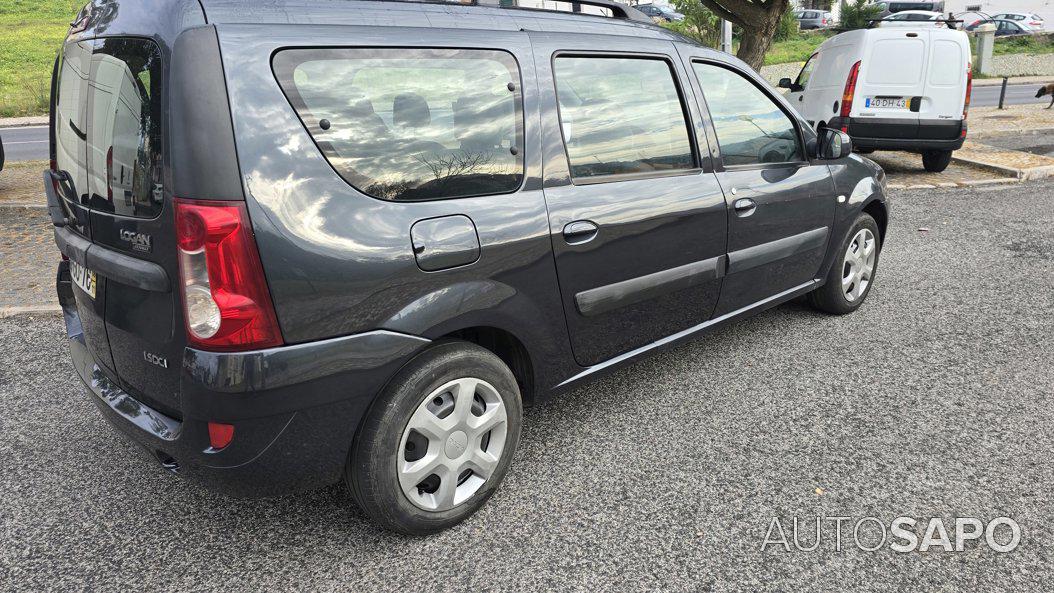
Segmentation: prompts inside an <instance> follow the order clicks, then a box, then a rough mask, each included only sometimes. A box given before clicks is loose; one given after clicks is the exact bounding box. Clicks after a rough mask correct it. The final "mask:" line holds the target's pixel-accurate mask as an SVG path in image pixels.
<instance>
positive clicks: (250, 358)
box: [44, 0, 888, 533]
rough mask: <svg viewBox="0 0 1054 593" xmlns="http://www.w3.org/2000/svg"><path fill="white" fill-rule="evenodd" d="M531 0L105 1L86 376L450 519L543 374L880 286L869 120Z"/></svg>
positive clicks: (61, 199)
mask: <svg viewBox="0 0 1054 593" xmlns="http://www.w3.org/2000/svg"><path fill="white" fill-rule="evenodd" d="M504 4H505V3H504V2H502V3H501V4H499V3H498V2H493V3H490V2H488V3H486V4H485V3H484V2H482V1H480V2H478V3H476V4H473V5H468V4H451V3H422V2H389V1H363V2H354V1H348V0H311V1H308V0H270V1H268V2H250V1H247V0H201V1H200V2H199V1H198V0H157V1H155V2H151V3H141V2H131V1H117V0H95V1H94V2H92V3H91V4H89V5H88V6H86V7H85V8H84V9H83V11H82V12H81V13H80V15H79V16H78V18H77V20H76V21H75V22H74V24H73V25H72V27H71V29H70V33H69V36H68V38H67V39H66V42H65V43H64V45H63V47H62V51H61V54H60V56H59V58H58V60H57V62H56V66H55V72H54V81H53V92H52V109H51V113H52V117H51V159H52V167H51V169H50V170H49V171H47V172H45V174H44V178H45V183H44V185H45V189H46V191H47V192H48V198H49V207H50V213H51V217H52V220H53V222H54V223H55V240H56V243H57V244H58V247H59V249H60V250H61V252H62V254H63V256H64V257H63V261H62V263H61V264H60V265H59V269H58V280H57V285H58V286H57V288H58V293H59V297H60V299H61V302H62V307H63V310H64V312H65V319H66V326H67V329H68V334H69V344H70V350H71V354H72V358H73V363H74V366H75V367H76V370H77V372H78V373H79V375H80V376H81V378H82V379H83V380H84V382H85V384H86V385H87V387H88V391H89V393H90V399H91V400H92V401H94V402H95V403H96V404H97V405H98V407H99V408H100V409H101V411H102V413H103V414H104V415H105V416H106V417H107V419H108V420H109V421H110V422H111V423H112V424H113V425H114V426H116V427H117V428H118V429H119V430H120V431H121V432H123V433H124V434H126V435H127V436H129V437H130V438H131V439H132V440H133V441H135V442H137V443H139V444H141V445H142V446H143V447H144V448H145V449H146V450H147V451H149V452H150V454H151V455H152V456H154V457H156V459H157V460H158V461H160V463H161V465H162V466H163V467H165V468H167V469H169V470H171V471H173V472H178V473H180V474H182V475H185V476H186V477H188V478H192V479H194V480H196V481H198V482H200V483H203V484H205V485H207V486H208V487H211V488H215V489H220V490H223V491H226V492H229V493H231V494H235V495H268V494H278V493H285V492H289V491H294V490H300V489H307V488H314V487H319V486H323V485H328V484H333V483H336V482H339V481H340V480H345V481H346V482H347V484H348V486H349V487H350V489H351V492H352V493H353V496H354V498H355V500H356V501H357V502H358V503H359V504H360V505H361V506H362V508H363V509H364V510H365V511H366V512H367V513H368V514H369V515H370V516H371V517H373V518H374V519H376V521H378V522H379V523H380V524H382V525H384V526H387V527H389V528H391V529H395V530H399V531H403V532H408V533H425V532H430V531H435V530H438V529H442V528H444V527H447V526H450V525H452V524H454V523H456V522H458V521H460V520H462V519H464V518H465V517H467V516H468V515H470V514H471V513H472V512H474V511H475V510H476V509H478V508H479V507H480V506H481V505H482V504H483V503H484V502H485V500H486V499H487V498H488V497H489V496H490V495H491V494H492V493H493V492H494V490H495V489H496V488H497V486H498V484H499V482H500V481H501V479H502V477H503V476H504V474H505V473H506V471H507V469H508V466H509V463H510V460H511V458H512V456H513V452H514V450H515V449H516V445H517V441H518V439H519V436H520V429H521V417H522V408H523V406H524V405H525V404H526V405H531V404H537V403H539V402H542V401H544V400H545V399H546V398H549V397H551V396H553V395H554V394H557V393H559V392H561V391H563V390H566V389H568V388H571V387H575V386H580V385H582V384H584V383H585V382H586V381H588V380H590V379H592V378H594V377H597V376H599V375H601V374H603V373H604V372H606V371H608V370H610V369H613V368H615V367H617V366H619V365H621V364H623V363H627V362H630V361H633V360H635V359H638V358H640V357H642V356H644V355H646V354H649V353H651V352H654V351H656V350H659V349H661V348H664V347H668V346H670V345H673V344H675V343H677V342H679V341H681V340H684V339H687V338H690V337H694V336H697V335H701V334H704V333H706V332H707V331H709V330H711V329H713V328H715V327H718V326H721V325H723V324H725V323H728V322H730V321H733V320H735V319H739V318H742V317H744V316H747V315H751V314H754V313H757V312H759V311H762V310H764V309H767V308H769V307H773V306H775V305H778V304H779V303H782V302H784V301H787V300H789V299H792V298H795V297H798V296H801V295H808V298H809V299H810V300H811V302H812V303H813V304H814V305H815V306H817V307H818V308H819V309H821V310H824V311H828V312H831V313H835V314H842V313H848V312H850V311H853V310H854V309H856V308H857V307H859V306H860V305H861V303H862V302H863V301H864V299H865V298H866V297H867V295H868V292H869V291H870V289H871V286H872V284H873V282H874V279H875V273H876V268H877V264H878V257H879V252H880V250H881V247H882V242H883V240H884V239H885V233H886V225H887V220H888V210H887V205H886V201H885V198H884V189H883V188H884V176H883V173H882V171H881V169H880V168H878V167H877V166H876V165H874V164H873V163H871V162H870V161H867V160H865V159H863V158H861V157H858V156H854V155H852V154H851V152H850V148H851V147H850V142H849V139H848V137H847V136H845V135H843V134H840V133H839V132H837V131H824V132H823V134H824V135H823V136H820V137H818V136H817V135H816V132H814V131H813V130H812V129H810V126H808V125H807V124H806V123H805V122H803V121H802V120H800V119H799V118H798V117H797V116H796V115H795V112H794V110H793V109H792V108H791V107H790V106H789V105H788V104H787V103H786V102H785V101H784V100H783V99H782V98H781V97H780V96H779V95H778V94H777V93H776V92H774V91H773V89H772V88H770V87H769V85H768V84H766V83H765V82H764V81H763V80H762V79H761V78H760V77H759V76H758V75H757V74H756V73H755V72H753V71H752V70H751V69H750V68H748V67H747V66H746V65H745V64H743V63H742V62H740V61H739V60H737V59H735V58H733V57H731V56H728V55H726V54H722V53H718V52H716V51H713V50H710V49H706V48H703V47H700V46H698V45H695V44H693V43H692V42H691V41H689V40H687V39H684V38H682V37H679V36H677V35H675V34H673V33H671V32H670V31H667V30H665V29H663V28H661V27H659V26H656V25H654V24H652V23H651V22H650V21H649V19H647V18H646V17H644V16H643V15H641V14H640V13H639V12H637V11H635V10H633V9H631V8H628V7H625V6H623V5H620V4H615V3H612V2H606V1H603V0H590V1H581V2H578V3H577V5H578V6H580V7H581V10H582V11H583V12H580V13H576V12H573V11H572V10H571V5H570V4H568V6H567V10H563V11H561V10H540V9H531V8H529V7H527V6H505V5H504ZM524 4H526V3H524ZM552 4H553V3H547V4H546V5H547V6H550V5H552ZM594 13H595V14H594Z"/></svg>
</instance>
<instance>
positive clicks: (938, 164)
mask: <svg viewBox="0 0 1054 593" xmlns="http://www.w3.org/2000/svg"><path fill="white" fill-rule="evenodd" d="M951 162H952V151H950V150H924V151H922V166H923V167H924V168H925V169H926V170H927V171H929V172H930V173H940V172H941V171H943V170H945V169H947V168H948V165H949V164H950V163H951Z"/></svg>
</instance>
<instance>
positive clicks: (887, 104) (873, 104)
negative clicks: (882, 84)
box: [865, 97, 908, 109]
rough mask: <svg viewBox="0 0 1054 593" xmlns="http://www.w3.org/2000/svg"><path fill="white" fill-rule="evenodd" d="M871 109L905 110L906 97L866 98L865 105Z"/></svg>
mask: <svg viewBox="0 0 1054 593" xmlns="http://www.w3.org/2000/svg"><path fill="white" fill-rule="evenodd" d="M865 106H866V107H870V108H871V109H907V108H908V98H907V97H868V98H867V102H866V103H865Z"/></svg>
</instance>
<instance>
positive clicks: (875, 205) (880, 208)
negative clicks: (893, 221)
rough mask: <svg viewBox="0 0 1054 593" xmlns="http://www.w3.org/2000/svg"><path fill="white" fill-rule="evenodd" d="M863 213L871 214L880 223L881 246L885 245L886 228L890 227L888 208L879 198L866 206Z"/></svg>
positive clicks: (879, 236) (879, 238) (879, 237)
mask: <svg viewBox="0 0 1054 593" xmlns="http://www.w3.org/2000/svg"><path fill="white" fill-rule="evenodd" d="M861 212H864V213H865V214H869V215H870V216H871V218H874V219H875V222H876V223H878V241H879V243H880V244H881V245H885V244H886V228H887V227H888V225H889V210H888V209H887V208H886V204H885V202H883V201H882V200H879V199H877V198H876V199H873V200H871V201H869V202H867V203H866V204H864V207H863V208H862V209H861Z"/></svg>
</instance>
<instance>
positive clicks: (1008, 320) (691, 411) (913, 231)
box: [0, 183, 1054, 592]
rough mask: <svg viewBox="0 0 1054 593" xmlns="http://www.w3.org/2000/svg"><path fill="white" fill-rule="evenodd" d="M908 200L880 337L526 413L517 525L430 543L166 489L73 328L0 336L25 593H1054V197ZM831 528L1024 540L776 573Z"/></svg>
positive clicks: (759, 352) (682, 362)
mask: <svg viewBox="0 0 1054 593" xmlns="http://www.w3.org/2000/svg"><path fill="white" fill-rule="evenodd" d="M895 200H896V201H895V211H894V218H893V225H892V229H891V238H890V240H889V242H888V247H887V249H886V250H885V251H884V252H883V254H882V259H881V264H880V267H879V272H878V274H877V278H876V284H875V288H874V291H873V292H872V293H871V295H870V297H869V300H868V302H867V303H866V304H865V306H864V307H863V308H862V309H861V310H860V311H858V312H856V313H855V314H852V315H849V316H845V317H827V316H824V315H820V314H818V313H815V312H813V311H811V310H809V309H807V308H805V307H804V306H802V305H800V304H796V303H792V304H788V305H785V306H782V307H780V308H778V309H775V310H772V311H770V312H767V313H765V314H762V315H761V316H758V317H755V318H753V319H750V320H747V321H744V322H741V323H739V324H738V325H735V326H732V327H729V328H726V329H724V330H722V331H720V332H718V333H716V334H713V335H711V336H708V337H706V338H703V339H700V340H697V341H695V342H692V343H689V344H686V345H683V346H681V347H679V348H677V349H674V350H671V351H669V352H666V353H663V354H661V355H658V356H656V357H653V358H650V359H648V360H646V361H643V362H641V363H638V364H635V365H633V366H631V367H628V368H625V369H623V370H621V371H619V372H617V373H616V374H614V375H612V376H610V377H608V378H605V379H603V380H601V381H599V382H597V383H594V384H592V385H590V386H588V387H583V388H580V389H578V390H576V391H573V392H571V393H569V394H567V395H566V396H564V397H562V398H560V399H557V400H554V401H552V402H549V403H547V404H544V405H542V406H539V407H536V408H533V409H531V410H528V411H527V413H526V417H525V430H524V433H523V440H522V443H521V448H520V450H519V451H518V452H517V454H516V458H515V461H514V463H513V466H512V469H511V473H510V475H509V476H508V478H507V480H506V481H505V483H504V485H503V486H502V488H501V489H500V490H499V491H498V493H497V494H496V495H495V497H494V498H493V499H492V500H491V501H490V503H489V504H488V505H487V506H486V507H485V508H484V509H483V510H482V512H481V513H479V514H478V515H477V516H475V517H473V518H471V519H469V520H468V521H466V522H465V523H463V524H462V525H460V526H458V527H457V528H455V529H452V530H450V531H448V532H445V533H442V534H439V535H435V536H432V537H428V538H420V539H415V538H407V537H401V536H396V535H392V534H389V533H385V532H381V531H378V530H377V529H376V528H375V527H374V526H373V525H371V524H370V523H369V522H367V521H366V520H365V519H364V517H363V516H362V515H361V514H360V512H359V511H358V510H356V509H355V508H354V506H353V505H352V503H351V500H350V498H349V496H348V494H347V493H346V492H345V491H344V489H343V487H339V486H334V487H332V488H328V489H325V490H322V491H319V492H314V493H309V494H304V495H300V496H290V497H286V498H281V499H272V500H261V501H239V500H230V499H227V498H223V497H221V496H217V495H213V494H210V493H207V492H203V491H200V490H199V489H198V488H196V487H195V486H193V485H191V484H187V483H184V482H183V481H181V480H180V479H179V478H178V477H175V476H172V475H169V474H167V473H164V472H162V471H161V470H160V469H159V468H158V467H157V465H156V463H155V462H151V461H150V460H148V459H147V458H146V457H145V456H144V455H142V454H140V453H139V451H138V449H137V448H135V447H133V446H132V445H130V444H127V443H126V442H124V441H123V440H121V439H120V438H119V437H118V435H117V434H116V432H115V431H114V429H112V428H111V427H110V426H109V425H108V424H107V423H106V422H105V421H104V420H103V419H102V417H101V416H100V415H99V414H98V412H97V411H96V409H95V408H94V406H93V405H92V404H91V403H90V402H89V401H88V400H87V399H86V398H87V396H86V395H85V393H84V391H83V389H82V387H81V386H80V385H79V384H78V382H77V379H76V377H75V375H74V372H73V370H72V369H71V368H70V362H69V359H68V354H67V350H66V347H65V346H64V334H63V329H62V326H61V321H60V320H58V319H57V318H53V317H50V318H43V319H40V318H38V319H30V318H26V317H19V318H11V319H7V320H0V352H3V353H4V354H3V357H2V358H0V501H2V502H0V517H2V524H3V533H4V537H3V538H0V583H4V585H0V587H3V588H11V589H18V590H68V589H79V590H80V589H88V590H92V589H94V590H118V589H133V590H151V591H184V590H219V589H223V590H231V591H247V590H266V591H278V590H289V589H301V590H312V591H355V592H365V591H375V590H376V591H384V590H387V591H429V592H432V591H590V592H592V591H620V592H621V591H643V590H648V591H732V590H752V591H765V590H770V591H777V590H779V591H803V590H810V591H850V590H912V591H919V590H926V591H957V590H977V589H986V590H989V589H990V590H1014V591H1039V590H1045V589H1046V588H1048V587H1049V579H1050V574H1051V573H1052V571H1054V465H1052V463H1051V459H1052V453H1054V405H1051V397H1052V395H1054V364H1052V362H1054V360H1052V355H1051V352H1052V351H1054V183H1046V184H1043V183H1034V184H1030V185H1012V186H1006V185H1002V186H992V187H988V188H974V189H948V190H925V191H916V192H899V193H898V195H896V196H895ZM920 228H927V229H929V231H920V230H919V229H920ZM818 489H820V490H818ZM818 515H820V516H824V517H834V516H848V517H851V518H853V520H854V521H855V520H856V519H859V518H863V517H867V516H874V517H876V518H878V519H879V520H880V521H883V522H884V523H885V524H886V525H889V522H890V521H891V520H892V519H894V518H895V517H898V516H901V515H905V516H910V517H915V518H918V519H919V520H920V521H922V525H925V521H928V518H930V517H942V518H944V520H945V522H946V524H947V525H952V520H953V519H952V518H953V517H957V516H961V517H967V516H968V517H977V518H981V519H982V520H983V521H985V522H987V521H989V520H991V519H993V518H995V517H998V516H1001V515H1006V516H1009V517H1012V518H1013V519H1014V520H1016V521H1017V522H1018V524H1019V525H1020V526H1021V529H1022V536H1021V542H1020V545H1019V546H1018V547H1017V549H1015V550H1014V551H1012V552H1009V553H1005V554H999V553H996V552H994V551H991V550H989V549H988V548H986V547H979V546H977V545H974V544H975V543H976V542H970V543H967V545H966V550H967V551H966V552H963V553H955V552H945V551H943V550H940V549H936V551H935V549H930V550H929V551H927V552H913V553H895V552H893V551H892V550H890V549H889V547H888V544H887V545H886V547H884V548H882V549H881V550H879V551H876V552H864V551H861V550H859V549H856V547H855V546H854V545H850V544H848V543H846V544H845V545H846V547H845V548H843V549H842V551H836V549H835V542H834V531H833V527H832V526H831V525H833V523H832V522H830V521H829V520H827V521H825V522H824V523H823V525H824V527H823V532H822V539H821V545H820V547H819V549H818V550H816V551H811V552H803V551H797V550H794V549H793V548H792V550H794V551H792V552H786V551H784V550H783V549H782V548H778V547H775V546H770V547H769V548H768V549H767V550H766V551H764V552H762V551H761V547H762V543H763V541H764V537H765V535H766V532H767V530H768V529H769V526H770V524H771V521H772V519H773V517H779V518H780V519H781V520H782V521H783V522H784V524H786V525H788V526H789V525H790V521H791V517H793V516H797V517H800V518H801V520H802V521H804V522H809V521H811V520H813V518H814V517H816V516H818ZM810 524H811V523H810ZM923 530H924V527H919V528H917V529H916V531H917V533H918V535H919V537H922V535H923V533H922V532H923ZM843 531H844V533H843V537H844V538H850V537H851V530H850V529H849V528H845V527H844V528H843ZM865 533H867V532H865ZM789 537H790V535H789V534H788V538H789ZM812 537H813V536H812V534H811V532H809V535H803V536H802V543H803V544H805V543H811V541H812ZM864 539H865V540H867V541H865V543H866V544H869V545H873V543H874V542H873V540H868V538H867V537H866V536H865V537H864ZM875 539H877V534H875Z"/></svg>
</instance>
